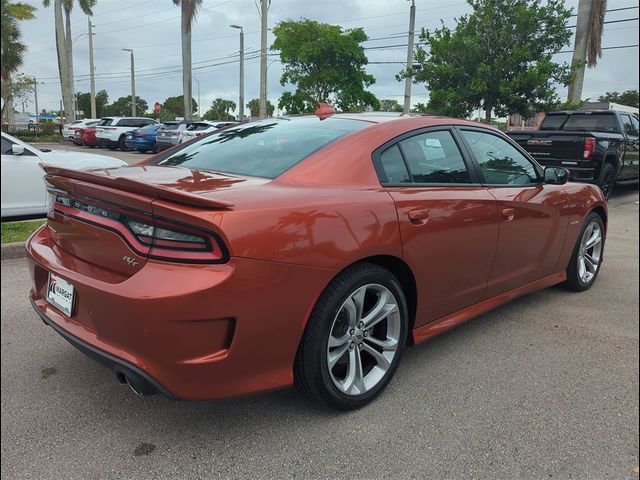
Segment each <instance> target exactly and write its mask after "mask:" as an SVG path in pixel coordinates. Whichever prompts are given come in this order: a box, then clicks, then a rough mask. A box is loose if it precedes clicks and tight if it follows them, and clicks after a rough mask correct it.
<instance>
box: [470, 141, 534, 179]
mask: <svg viewBox="0 0 640 480" xmlns="http://www.w3.org/2000/svg"><path fill="white" fill-rule="evenodd" d="M462 135H463V136H464V138H465V139H466V141H467V143H468V144H469V147H470V148H471V151H472V152H473V154H474V155H475V157H476V159H477V160H478V163H479V164H480V168H481V169H482V173H484V178H485V180H486V182H487V183H488V184H490V185H528V184H531V183H537V182H538V181H539V178H538V172H537V171H536V168H535V167H534V166H533V163H531V161H530V160H529V159H528V158H527V157H525V156H524V155H523V154H521V153H520V152H519V151H518V150H517V149H516V148H515V147H514V146H513V145H511V144H510V143H509V142H507V141H506V140H504V139H503V138H500V137H499V136H498V135H494V134H491V133H484V132H478V131H476V130H462Z"/></svg>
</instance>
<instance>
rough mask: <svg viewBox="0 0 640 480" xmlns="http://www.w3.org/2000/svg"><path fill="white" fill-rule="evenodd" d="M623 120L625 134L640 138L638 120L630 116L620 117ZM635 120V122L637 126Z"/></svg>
mask: <svg viewBox="0 0 640 480" xmlns="http://www.w3.org/2000/svg"><path fill="white" fill-rule="evenodd" d="M620 118H621V119H622V125H623V127H624V133H626V134H627V135H629V136H630V137H637V136H638V120H636V119H635V118H633V119H632V117H631V116H630V115H620ZM633 120H635V125H634V122H633Z"/></svg>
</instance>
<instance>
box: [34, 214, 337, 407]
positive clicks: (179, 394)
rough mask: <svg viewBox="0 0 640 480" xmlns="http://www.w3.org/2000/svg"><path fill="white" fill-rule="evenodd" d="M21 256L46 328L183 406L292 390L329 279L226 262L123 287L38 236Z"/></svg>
mask: <svg viewBox="0 0 640 480" xmlns="http://www.w3.org/2000/svg"><path fill="white" fill-rule="evenodd" d="M27 253H28V261H29V267H30V273H31V276H32V288H31V292H30V297H31V301H32V304H33V305H34V308H35V309H36V310H37V312H38V315H39V316H40V317H41V318H43V320H44V321H45V322H46V323H47V324H48V325H51V326H54V325H55V327H54V328H55V329H56V331H58V333H60V334H61V335H63V336H64V337H65V338H67V340H69V341H71V343H73V344H74V345H76V346H77V345H80V346H82V347H83V348H81V350H83V351H84V352H85V353H88V354H89V355H90V356H92V357H94V358H96V356H98V357H100V358H99V359H100V361H102V362H103V363H106V364H107V365H109V366H110V367H111V368H113V369H114V370H115V371H116V372H119V373H121V374H122V375H127V376H128V375H129V374H130V375H132V378H136V379H140V381H139V383H140V384H141V385H143V386H144V388H147V389H148V390H149V391H159V392H161V393H163V394H165V395H167V396H171V397H176V398H181V399H188V400H206V399H217V398H226V397H231V396H236V395H243V394H249V393H255V392H260V391H266V390H271V389H274V388H279V387H284V386H288V385H290V384H291V383H292V382H293V363H294V360H295V356H296V352H297V348H298V345H299V342H300V339H301V338H302V333H303V331H304V327H305V325H306V320H307V318H308V315H309V314H310V311H311V309H312V307H313V304H314V303H315V299H316V298H317V295H318V292H320V291H322V289H323V288H324V287H325V286H326V284H327V283H328V282H329V281H330V279H331V278H332V277H333V276H334V275H335V273H336V272H335V271H333V270H330V269H321V268H312V267H303V266H298V265H291V264H283V263H275V262H266V261H259V260H250V259H243V258H237V257H232V258H231V259H230V261H229V263H227V264H219V265H204V264H178V263H169V262H161V261H155V260H148V261H147V262H146V264H145V265H144V266H143V267H142V268H141V269H140V270H138V271H137V273H135V274H132V275H131V276H128V277H127V276H125V275H122V274H115V273H114V272H113V271H111V270H105V269H102V268H101V267H99V266H98V265H95V264H92V263H89V262H86V261H84V260H82V259H80V258H78V257H76V256H74V255H72V254H71V253H69V252H66V251H64V250H62V249H61V248H60V247H59V246H58V245H56V244H55V243H54V242H53V240H52V239H51V237H50V235H49V233H48V227H46V226H45V227H44V228H42V229H40V230H38V231H37V232H36V233H35V234H34V235H33V236H32V237H31V238H30V239H29V241H28V242H27ZM117 260H118V259H115V261H117ZM48 272H53V273H56V274H58V275H60V276H61V277H63V278H64V279H65V280H67V281H68V282H70V283H71V284H72V285H73V286H74V288H75V292H76V296H75V306H74V313H73V315H72V316H71V317H68V316H66V315H64V314H63V313H62V312H61V311H60V310H59V309H58V308H57V307H55V306H54V305H52V304H51V303H49V302H48V301H47V300H46V295H47V280H48ZM72 340H73V341H72Z"/></svg>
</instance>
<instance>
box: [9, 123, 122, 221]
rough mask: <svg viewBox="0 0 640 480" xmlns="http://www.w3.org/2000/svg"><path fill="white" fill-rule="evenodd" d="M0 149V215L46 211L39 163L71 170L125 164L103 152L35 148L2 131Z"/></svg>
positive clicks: (12, 215) (31, 213)
mask: <svg viewBox="0 0 640 480" xmlns="http://www.w3.org/2000/svg"><path fill="white" fill-rule="evenodd" d="M0 153H1V161H2V171H1V172H0V176H1V177H2V180H1V181H2V191H1V193H0V195H1V197H2V219H5V218H9V217H30V216H38V215H46V213H47V190H46V188H45V184H44V180H43V177H44V170H42V168H41V165H42V164H47V165H56V166H59V167H64V168H70V169H75V170H88V169H92V168H115V167H122V166H126V165H127V164H126V163H125V162H123V161H122V160H118V159H117V158H113V157H108V156H106V155H95V154H91V153H84V152H67V151H65V150H48V149H39V148H36V147H34V146H33V145H29V144H27V143H25V142H22V141H20V140H18V139H17V138H15V137H12V136H11V135H7V134H6V133H4V132H3V133H2V145H1V147H0Z"/></svg>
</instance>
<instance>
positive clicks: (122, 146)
mask: <svg viewBox="0 0 640 480" xmlns="http://www.w3.org/2000/svg"><path fill="white" fill-rule="evenodd" d="M118 148H119V149H120V150H122V151H123V152H128V151H129V150H131V149H130V148H129V147H127V146H126V145H125V143H124V135H122V136H121V137H120V139H119V140H118Z"/></svg>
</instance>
